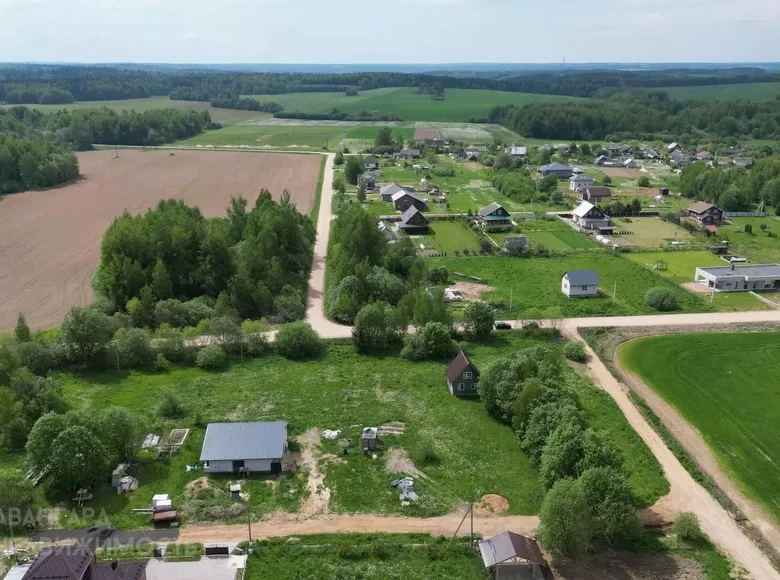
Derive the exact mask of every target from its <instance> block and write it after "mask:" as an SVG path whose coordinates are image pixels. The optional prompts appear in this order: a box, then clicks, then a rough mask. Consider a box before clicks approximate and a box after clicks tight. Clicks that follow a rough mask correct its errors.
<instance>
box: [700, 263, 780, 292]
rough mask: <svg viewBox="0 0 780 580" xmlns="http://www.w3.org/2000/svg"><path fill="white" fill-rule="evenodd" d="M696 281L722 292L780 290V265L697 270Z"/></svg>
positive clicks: (734, 265)
mask: <svg viewBox="0 0 780 580" xmlns="http://www.w3.org/2000/svg"><path fill="white" fill-rule="evenodd" d="M694 280H695V281H696V282H698V283H699V284H703V285H704V286H706V287H707V288H712V289H714V290H718V291H720V292H739V291H743V292H745V291H748V292H749V291H753V290H777V289H779V288H780V264H755V265H743V266H740V265H736V264H732V265H731V266H715V267H711V268H696V274H695V276H694Z"/></svg>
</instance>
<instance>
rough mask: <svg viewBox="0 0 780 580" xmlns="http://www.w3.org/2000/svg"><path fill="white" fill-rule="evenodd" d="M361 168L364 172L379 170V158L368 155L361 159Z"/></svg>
mask: <svg viewBox="0 0 780 580" xmlns="http://www.w3.org/2000/svg"><path fill="white" fill-rule="evenodd" d="M363 168H364V169H365V170H366V171H373V170H375V169H379V158H377V157H374V156H373V155H369V156H368V157H365V158H364V159H363Z"/></svg>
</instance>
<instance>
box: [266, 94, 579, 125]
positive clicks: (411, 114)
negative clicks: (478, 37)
mask: <svg viewBox="0 0 780 580" xmlns="http://www.w3.org/2000/svg"><path fill="white" fill-rule="evenodd" d="M254 98H257V99H258V100H260V101H274V102H276V103H279V104H280V105H282V106H283V107H284V108H285V110H286V111H290V112H293V111H300V112H302V113H329V112H330V111H331V110H332V109H333V108H334V107H335V108H337V109H339V110H340V111H343V112H346V113H360V112H362V111H369V112H371V113H376V114H380V115H395V116H399V117H402V118H403V119H404V120H406V121H453V122H457V123H465V122H467V121H468V120H469V119H470V118H472V117H483V118H484V117H487V115H488V113H489V112H490V109H491V108H492V107H494V106H496V105H508V104H510V103H511V104H515V105H526V104H528V103H539V102H547V101H562V100H571V99H572V98H573V97H560V96H555V95H536V94H529V93H509V92H503V91H489V90H479V89H447V90H446V91H445V99H444V100H443V101H434V100H431V97H430V95H421V94H418V93H417V89H416V88H412V87H402V88H397V87H396V88H384V89H374V90H370V91H361V92H360V93H358V95H357V96H354V97H347V96H346V95H345V94H344V93H288V94H284V95H257V96H254Z"/></svg>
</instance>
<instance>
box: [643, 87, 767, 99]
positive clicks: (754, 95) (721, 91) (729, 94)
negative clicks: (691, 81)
mask: <svg viewBox="0 0 780 580" xmlns="http://www.w3.org/2000/svg"><path fill="white" fill-rule="evenodd" d="M658 89H660V90H664V91H666V92H667V93H669V97H670V98H672V99H677V100H678V101H684V100H686V99H695V100H700V101H714V100H719V101H733V100H735V99H743V100H748V101H773V100H775V99H776V98H777V96H778V95H780V83H741V84H733V85H702V86H696V87H658Z"/></svg>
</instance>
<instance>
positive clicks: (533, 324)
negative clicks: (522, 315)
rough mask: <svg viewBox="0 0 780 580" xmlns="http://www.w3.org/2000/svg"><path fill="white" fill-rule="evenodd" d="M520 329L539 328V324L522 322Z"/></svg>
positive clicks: (527, 321)
mask: <svg viewBox="0 0 780 580" xmlns="http://www.w3.org/2000/svg"><path fill="white" fill-rule="evenodd" d="M522 327H523V328H525V329H533V328H539V323H538V322H536V320H523V322H522Z"/></svg>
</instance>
